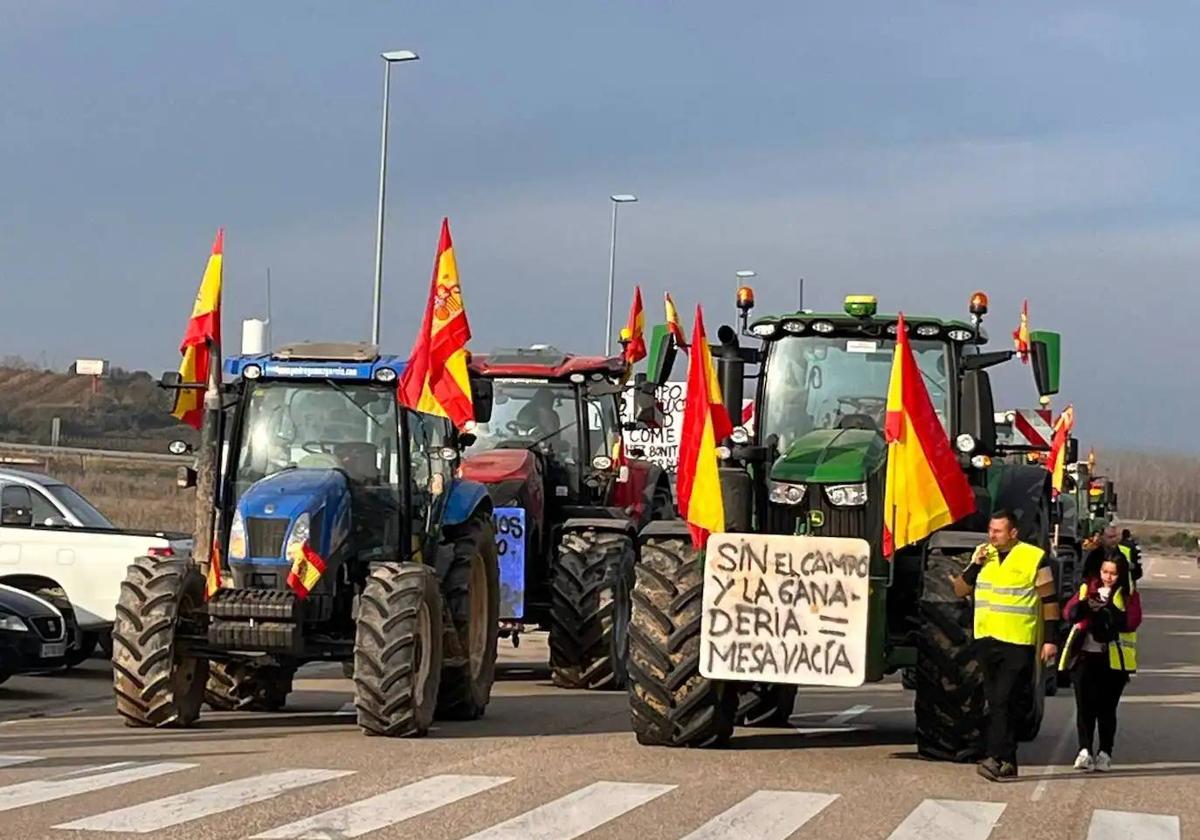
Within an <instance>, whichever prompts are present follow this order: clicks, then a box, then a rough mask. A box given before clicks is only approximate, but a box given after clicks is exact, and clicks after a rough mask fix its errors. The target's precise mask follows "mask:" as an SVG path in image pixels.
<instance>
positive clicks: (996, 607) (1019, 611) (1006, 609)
mask: <svg viewBox="0 0 1200 840" xmlns="http://www.w3.org/2000/svg"><path fill="white" fill-rule="evenodd" d="M981 606H982V607H983V608H984V609H985V610H990V611H992V612H1000V613H1012V614H1013V615H1024V616H1028V617H1029V618H1031V619H1033V618H1036V617H1037V616H1036V615H1035V614H1034V613H1032V612H1030V611H1029V609H1028V608H1026V607H1019V606H1010V605H1008V604H997V603H994V602H991V601H976V602H975V609H979V608H980V607H981Z"/></svg>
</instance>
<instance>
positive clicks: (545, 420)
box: [470, 379, 579, 463]
mask: <svg viewBox="0 0 1200 840" xmlns="http://www.w3.org/2000/svg"><path fill="white" fill-rule="evenodd" d="M492 395H493V396H492V417H491V420H489V421H488V422H487V423H480V424H478V425H477V426H476V427H475V429H474V433H475V438H476V439H475V443H474V445H472V447H471V449H470V452H472V453H474V452H482V451H485V450H488V449H495V448H497V447H504V448H510V449H515V448H519V447H529V446H533V445H534V444H535V443H538V442H539V441H541V444H540V445H541V446H543V447H544V448H547V449H549V450H550V451H551V452H552V453H554V454H555V455H556V457H557V458H558V459H559V460H561V461H563V462H566V463H575V462H577V461H578V458H579V430H578V422H577V417H576V414H575V403H576V395H575V386H573V385H567V384H563V383H557V382H546V381H545V380H528V379H496V380H494V381H493V383H492Z"/></svg>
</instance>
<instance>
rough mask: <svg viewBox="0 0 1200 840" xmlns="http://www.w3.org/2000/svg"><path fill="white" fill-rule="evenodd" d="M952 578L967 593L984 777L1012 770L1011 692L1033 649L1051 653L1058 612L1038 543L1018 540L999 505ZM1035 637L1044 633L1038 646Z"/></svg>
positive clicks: (1026, 679) (1026, 674) (1046, 656)
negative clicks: (978, 680)
mask: <svg viewBox="0 0 1200 840" xmlns="http://www.w3.org/2000/svg"><path fill="white" fill-rule="evenodd" d="M954 586H955V591H956V592H957V593H958V595H959V596H960V597H966V596H967V595H969V594H971V593H972V592H974V594H975V640H976V645H977V648H978V651H979V660H980V663H981V665H982V666H983V679H984V690H985V692H986V694H987V701H988V725H987V746H986V754H985V757H984V759H983V760H982V761H981V762H979V773H980V775H982V776H985V777H987V778H989V779H991V780H992V781H999V780H1000V779H1010V778H1016V776H1017V725H1018V720H1017V716H1016V714H1015V710H1014V708H1013V706H1014V700H1015V698H1016V697H1017V696H1018V695H1019V693H1020V691H1021V686H1022V685H1023V684H1024V683H1032V682H1033V668H1034V665H1035V664H1036V657H1037V656H1038V654H1039V653H1040V655H1041V657H1042V659H1043V660H1044V661H1047V662H1053V661H1054V660H1055V658H1056V657H1057V656H1058V647H1057V645H1055V644H1054V642H1053V641H1052V640H1053V639H1057V638H1058V633H1057V624H1058V617H1059V607H1058V595H1057V593H1056V592H1055V588H1054V571H1053V569H1052V568H1051V567H1050V559H1049V557H1047V556H1046V553H1045V552H1044V551H1043V550H1042V549H1040V548H1038V547H1037V546H1034V545H1030V544H1029V543H1025V542H1021V540H1020V538H1019V532H1018V530H1017V518H1016V516H1014V515H1013V514H1012V513H1010V512H1008V511H1003V510H999V511H996V512H995V513H993V514H992V517H991V520H990V521H989V523H988V542H987V544H985V545H981V546H979V548H977V549H976V550H975V554H974V556H973V557H972V558H971V564H970V565H969V566H968V567H967V569H966V571H965V572H964V573H963V575H962V577H961V578H956V579H955V581H954ZM1043 625H1044V626H1043ZM1039 639H1045V640H1046V641H1045V643H1044V644H1043V645H1042V648H1041V651H1040V652H1039V651H1038V650H1037V644H1038V640H1039Z"/></svg>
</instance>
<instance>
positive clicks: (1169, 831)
mask: <svg viewBox="0 0 1200 840" xmlns="http://www.w3.org/2000/svg"><path fill="white" fill-rule="evenodd" d="M1087 840H1179V817H1168V816H1164V815H1162V814H1137V813H1133V812H1130V811H1104V810H1096V811H1093V812H1092V824H1091V825H1090V826H1089V827H1088V834H1087Z"/></svg>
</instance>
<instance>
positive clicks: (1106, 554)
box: [1083, 525, 1142, 590]
mask: <svg viewBox="0 0 1200 840" xmlns="http://www.w3.org/2000/svg"><path fill="white" fill-rule="evenodd" d="M1118 556H1119V557H1124V558H1125V564H1126V566H1128V567H1129V580H1130V588H1131V590H1132V589H1137V585H1136V582H1137V581H1139V580H1141V578H1142V561H1141V551H1140V550H1139V551H1138V554H1137V555H1136V556H1135V555H1134V553H1133V549H1132V548H1131V547H1130V546H1128V545H1125V544H1124V543H1122V541H1121V535H1120V532H1119V531H1118V530H1117V528H1116V526H1115V525H1109V526H1108V527H1107V528H1105V529H1104V531H1103V532H1102V533H1101V534H1100V545H1098V546H1097V547H1096V548H1095V549H1093V550H1092V551H1091V552H1090V553H1089V554H1088V556H1087V557H1086V558H1085V559H1084V561H1083V579H1084V580H1088V579H1090V578H1098V577H1100V564H1101V563H1103V562H1104V561H1105V560H1112V559H1114V558H1116V557H1118Z"/></svg>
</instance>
